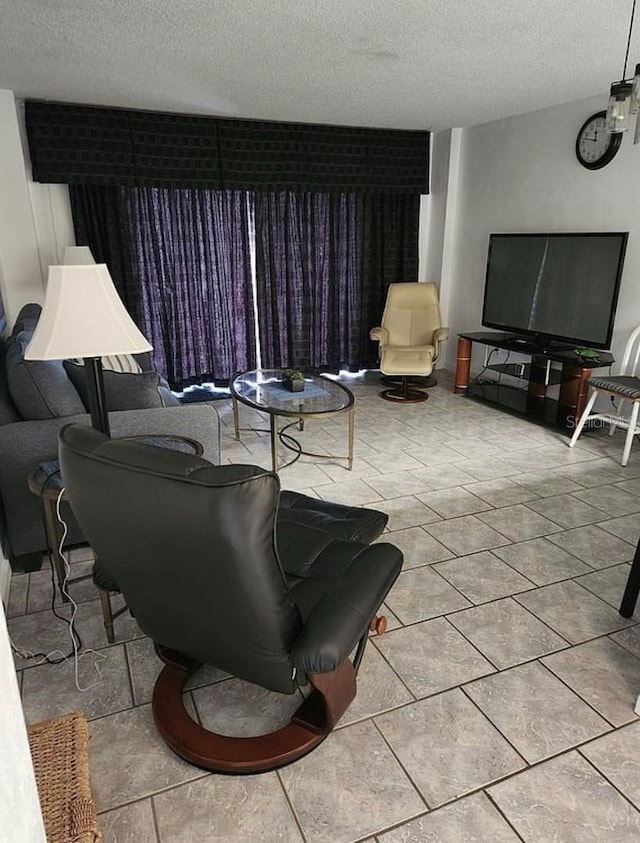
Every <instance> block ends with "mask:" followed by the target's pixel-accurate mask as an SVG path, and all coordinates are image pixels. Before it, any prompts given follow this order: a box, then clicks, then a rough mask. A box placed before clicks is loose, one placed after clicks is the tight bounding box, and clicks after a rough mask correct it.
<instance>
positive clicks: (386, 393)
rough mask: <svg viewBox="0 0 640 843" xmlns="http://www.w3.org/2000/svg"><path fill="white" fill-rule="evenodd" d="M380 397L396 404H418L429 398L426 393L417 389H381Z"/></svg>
mask: <svg viewBox="0 0 640 843" xmlns="http://www.w3.org/2000/svg"><path fill="white" fill-rule="evenodd" d="M380 397H381V398H384V400H385V401H393V402H395V403H396V404H403V403H404V404H419V403H420V402H421V401H426V400H427V398H428V397H429V395H428V393H426V392H422V391H421V390H419V389H411V388H407V389H406V390H404V389H403V388H398V389H383V390H382V392H381V393H380Z"/></svg>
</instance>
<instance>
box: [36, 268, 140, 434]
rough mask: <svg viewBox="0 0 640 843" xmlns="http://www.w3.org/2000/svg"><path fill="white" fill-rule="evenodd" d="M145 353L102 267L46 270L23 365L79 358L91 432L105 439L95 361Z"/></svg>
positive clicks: (105, 413)
mask: <svg viewBox="0 0 640 843" xmlns="http://www.w3.org/2000/svg"><path fill="white" fill-rule="evenodd" d="M151 348H152V346H151V345H150V343H149V342H147V340H146V339H145V337H144V336H143V335H142V334H141V333H140V331H139V330H138V328H137V327H136V325H135V323H134V322H133V320H132V319H131V317H130V316H129V314H128V313H127V311H126V310H125V307H124V305H123V304H122V301H121V299H120V296H119V295H118V293H117V291H116V288H115V287H114V285H113V281H112V279H111V276H110V275H109V270H108V269H107V267H106V265H105V264H103V263H98V264H96V263H93V264H68V265H67V264H65V265H64V266H50V267H49V278H48V281H47V290H46V294H45V300H44V305H43V307H42V313H41V315H40V319H39V320H38V324H37V326H36V329H35V331H34V333H33V337H32V339H31V342H30V343H29V345H28V346H27V348H26V351H25V355H24V356H25V360H66V359H68V358H74V357H82V358H83V359H84V366H85V373H86V377H87V387H88V390H87V391H88V395H89V411H90V413H91V423H92V425H93V427H94V428H95V429H96V430H100V431H102V433H105V434H106V435H107V436H109V435H110V434H109V417H108V411H107V405H106V400H105V393H104V380H103V377H102V361H101V358H102V357H103V356H106V355H109V354H138V353H140V352H142V351H151Z"/></svg>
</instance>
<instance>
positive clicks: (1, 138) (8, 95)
mask: <svg viewBox="0 0 640 843" xmlns="http://www.w3.org/2000/svg"><path fill="white" fill-rule="evenodd" d="M0 290H1V292H2V297H3V300H4V305H5V308H6V311H7V319H8V321H9V323H11V322H12V321H13V320H14V319H15V317H16V315H17V313H18V311H19V309H20V307H21V306H22V304H24V302H25V301H40V300H41V298H42V296H43V284H42V273H41V269H40V262H39V259H38V244H37V239H36V230H35V224H34V220H33V213H32V208H31V201H30V198H29V189H28V186H27V176H26V170H25V165H24V156H23V152H22V142H21V138H20V129H19V124H18V114H17V111H16V104H15V100H14V98H13V94H12V92H11V91H3V90H0Z"/></svg>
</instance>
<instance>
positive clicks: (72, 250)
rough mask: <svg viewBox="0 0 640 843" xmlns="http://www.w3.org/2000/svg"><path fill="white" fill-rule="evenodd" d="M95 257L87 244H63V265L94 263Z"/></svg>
mask: <svg viewBox="0 0 640 843" xmlns="http://www.w3.org/2000/svg"><path fill="white" fill-rule="evenodd" d="M95 262H96V261H95V258H94V257H93V255H92V254H91V249H90V248H89V247H88V246H65V247H64V254H63V256H62V263H63V264H64V265H65V266H75V265H84V266H86V265H87V264H94V263H95Z"/></svg>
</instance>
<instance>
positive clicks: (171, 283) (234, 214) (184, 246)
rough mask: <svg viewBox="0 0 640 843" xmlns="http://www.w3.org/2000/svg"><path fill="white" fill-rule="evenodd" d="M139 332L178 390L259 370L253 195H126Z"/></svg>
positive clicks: (146, 191)
mask: <svg viewBox="0 0 640 843" xmlns="http://www.w3.org/2000/svg"><path fill="white" fill-rule="evenodd" d="M127 199H128V214H129V219H130V224H131V241H132V251H133V262H134V268H135V273H136V275H137V278H138V282H139V285H140V294H139V295H140V301H139V311H140V327H141V330H142V331H143V333H144V334H145V335H146V336H147V337H148V339H149V341H150V342H151V344H152V345H153V355H154V361H155V363H156V366H157V368H158V370H159V371H162V372H166V374H167V379H168V381H169V383H170V384H171V386H172V387H174V388H176V387H183V386H187V385H188V384H191V383H199V382H201V381H206V380H224V379H228V378H229V377H231V375H233V374H234V373H235V372H237V371H241V370H247V369H253V368H255V366H256V350H255V330H254V323H253V296H252V285H251V256H250V241H251V232H252V220H251V216H252V195H251V194H250V193H247V192H241V191H214V190H170V189H163V188H131V189H128V190H127Z"/></svg>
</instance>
